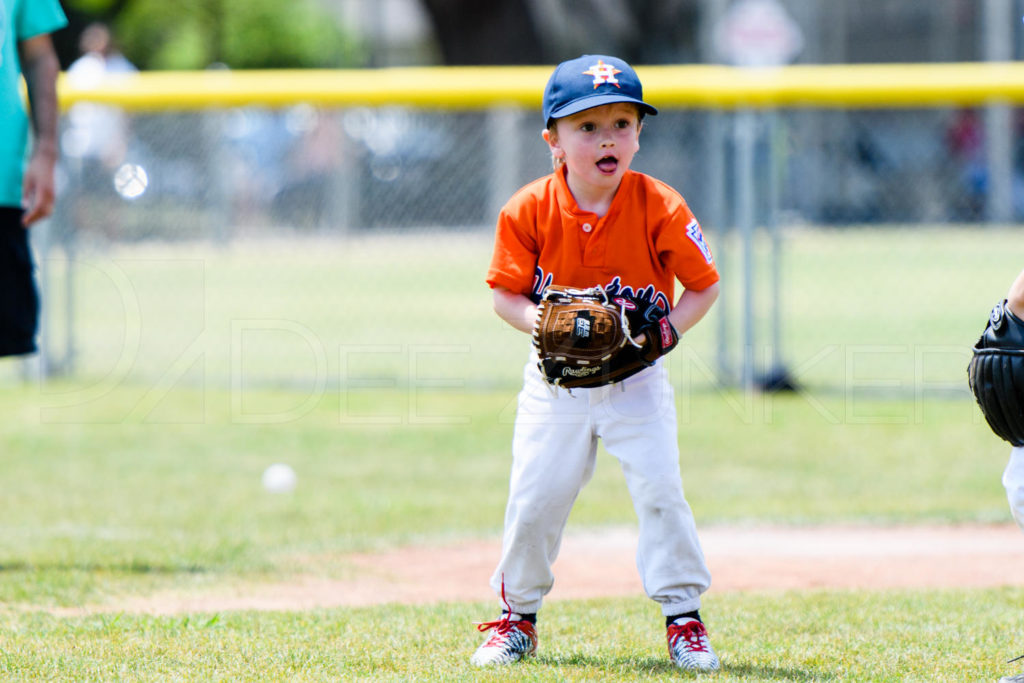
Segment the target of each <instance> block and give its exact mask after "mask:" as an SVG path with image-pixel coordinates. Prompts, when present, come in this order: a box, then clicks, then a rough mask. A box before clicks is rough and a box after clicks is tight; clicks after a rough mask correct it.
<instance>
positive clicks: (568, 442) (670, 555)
mask: <svg viewBox="0 0 1024 683" xmlns="http://www.w3.org/2000/svg"><path fill="white" fill-rule="evenodd" d="M677 438H678V437H677V433H676V406H675V399H674V393H673V390H672V386H671V385H670V384H669V381H668V373H667V371H666V370H665V368H664V367H663V366H662V365H661V363H658V364H657V365H655V366H654V367H651V368H648V369H646V370H644V371H642V372H640V373H638V374H636V375H634V376H633V377H630V378H628V379H626V380H625V381H624V382H621V383H618V384H613V385H610V386H606V387H599V388H595V389H573V390H572V391H571V392H569V391H567V390H565V389H556V388H554V387H551V386H550V385H548V384H547V383H546V382H544V380H543V378H542V377H541V376H540V373H539V371H538V370H537V367H536V357H533V358H532V359H531V362H529V363H527V365H526V368H525V371H524V383H523V389H522V391H521V392H520V394H519V405H518V412H517V414H516V423H515V433H514V436H513V441H512V473H511V477H510V484H509V499H508V507H507V509H506V512H505V532H504V537H503V544H502V556H501V561H500V563H499V564H498V567H497V569H496V570H495V572H494V575H493V576H492V577H491V586H492V587H493V588H494V590H495V592H499V591H500V589H501V584H502V578H503V577H504V585H505V596H506V599H507V600H508V603H509V606H510V607H511V608H512V611H513V612H518V613H521V614H530V613H533V612H537V611H538V610H539V609H540V606H541V602H542V600H543V598H544V596H545V595H546V594H547V593H548V592H549V591H550V590H551V587H552V586H553V584H554V576H553V574H552V572H551V565H552V563H553V562H554V561H555V558H556V557H557V556H558V550H559V546H560V545H561V541H562V533H563V531H564V529H565V524H566V520H567V519H568V517H569V511H570V510H571V509H572V506H573V503H574V502H575V500H576V497H577V495H578V494H579V492H580V491H581V490H582V488H583V486H584V485H585V484H586V483H587V482H588V481H589V480H590V477H591V475H593V473H594V465H595V462H596V454H597V442H598V439H601V440H602V441H603V442H604V446H605V449H606V450H607V451H608V452H609V453H610V454H611V455H613V456H614V457H615V458H617V459H618V460H619V462H620V463H621V465H622V471H623V473H624V474H625V479H626V486H627V487H628V489H629V493H630V496H631V497H632V499H633V507H634V509H635V510H636V514H637V518H638V521H639V545H638V548H637V554H636V563H637V568H638V570H639V572H640V577H641V579H642V580H643V587H644V590H645V591H646V593H647V595H648V596H650V597H651V599H653V600H655V601H656V602H658V603H660V604H661V608H662V612H663V613H664V614H665V615H666V616H670V615H674V614H680V613H683V612H689V611H692V610H695V609H698V608H699V607H700V596H701V594H702V593H703V592H704V591H706V590H707V589H708V587H709V586H710V584H711V576H710V573H709V572H708V568H707V565H706V564H705V562H704V553H703V551H702V550H701V547H700V541H699V540H698V538H697V529H696V525H695V524H694V520H693V514H692V512H691V511H690V506H689V504H688V503H687V502H686V498H685V497H684V495H683V483H682V479H681V478H680V473H679V445H678V441H677Z"/></svg>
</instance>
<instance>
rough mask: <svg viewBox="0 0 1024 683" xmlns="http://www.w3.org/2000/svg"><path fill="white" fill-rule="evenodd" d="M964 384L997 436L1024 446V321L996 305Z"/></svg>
mask: <svg viewBox="0 0 1024 683" xmlns="http://www.w3.org/2000/svg"><path fill="white" fill-rule="evenodd" d="M967 383H968V384H969V385H970V387H971V391H972V392H974V397H975V398H976V399H977V400H978V406H979V407H980V408H981V412H982V414H983V415H984V416H985V420H986V421H987V422H988V425H989V427H991V428H992V431H993V432H995V433H996V435H997V436H999V437H1001V438H1003V439H1005V440H1006V441H1009V442H1010V443H1011V444H1013V445H1014V446H1024V320H1021V319H1020V318H1018V317H1017V316H1016V315H1014V314H1013V312H1012V311H1010V310H1009V309H1008V308H1007V307H1006V301H1005V300H1004V301H1002V302H1000V303H998V304H996V306H995V308H993V309H992V315H991V316H989V322H988V325H987V326H986V327H985V331H984V332H982V334H981V337H980V338H979V339H978V343H977V344H975V345H974V355H973V356H972V357H971V361H970V363H969V364H968V366H967Z"/></svg>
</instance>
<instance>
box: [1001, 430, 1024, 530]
mask: <svg viewBox="0 0 1024 683" xmlns="http://www.w3.org/2000/svg"><path fill="white" fill-rule="evenodd" d="M1003 487H1004V488H1005V489H1006V499H1007V500H1008V501H1009V502H1010V510H1011V511H1012V512H1013V518H1014V519H1015V520H1017V525H1018V526H1019V527H1020V528H1021V529H1022V530H1024V446H1017V447H1015V448H1014V449H1013V450H1012V451H1010V461H1009V462H1008V463H1006V470H1005V471H1004V472H1003Z"/></svg>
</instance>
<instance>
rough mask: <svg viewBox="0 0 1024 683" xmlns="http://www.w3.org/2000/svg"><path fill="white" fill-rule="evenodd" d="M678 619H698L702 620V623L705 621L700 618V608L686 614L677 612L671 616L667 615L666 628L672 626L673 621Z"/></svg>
mask: <svg viewBox="0 0 1024 683" xmlns="http://www.w3.org/2000/svg"><path fill="white" fill-rule="evenodd" d="M676 619H696V620H697V621H700V623H702V624H703V623H704V622H703V621H701V620H700V610H696V609H695V610H693V611H692V612H687V613H686V614H676V615H674V616H671V617H665V628H668V627H669V626H671V625H672V622H673V621H675V620H676Z"/></svg>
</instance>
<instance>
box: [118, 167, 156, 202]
mask: <svg viewBox="0 0 1024 683" xmlns="http://www.w3.org/2000/svg"><path fill="white" fill-rule="evenodd" d="M147 187H149V175H148V174H147V173H146V169H144V168H142V167H141V166H139V165H138V164H122V165H121V167H120V168H119V169H117V172H116V173H114V189H115V190H117V193H118V194H119V195H121V196H122V197H124V198H125V199H137V198H139V197H141V196H142V195H143V193H145V191H146V188H147Z"/></svg>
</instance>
